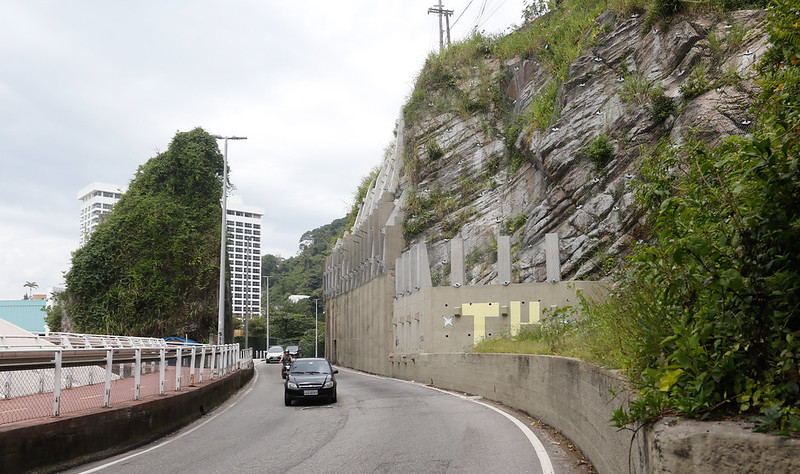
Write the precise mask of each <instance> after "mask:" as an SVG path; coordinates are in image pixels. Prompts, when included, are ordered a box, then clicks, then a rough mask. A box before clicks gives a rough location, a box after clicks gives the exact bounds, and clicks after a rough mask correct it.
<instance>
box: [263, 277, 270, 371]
mask: <svg viewBox="0 0 800 474" xmlns="http://www.w3.org/2000/svg"><path fill="white" fill-rule="evenodd" d="M267 350H269V275H267ZM264 358H265V359H266V358H267V356H266V355H265V356H264Z"/></svg>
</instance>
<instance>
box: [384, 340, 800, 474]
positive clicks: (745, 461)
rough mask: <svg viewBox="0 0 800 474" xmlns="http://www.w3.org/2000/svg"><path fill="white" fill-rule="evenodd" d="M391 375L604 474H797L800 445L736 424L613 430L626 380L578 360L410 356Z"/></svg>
mask: <svg viewBox="0 0 800 474" xmlns="http://www.w3.org/2000/svg"><path fill="white" fill-rule="evenodd" d="M405 360H406V362H394V363H392V364H391V370H390V372H389V374H388V375H391V376H393V377H397V378H401V379H405V380H414V381H417V382H421V383H429V384H432V385H435V386H436V387H439V388H444V389H449V390H454V391H458V392H465V393H469V394H475V395H480V396H482V397H484V398H486V399H489V400H494V401H497V402H500V403H503V404H505V405H507V406H510V407H512V408H514V409H516V410H519V411H522V412H525V413H527V414H529V415H531V416H533V417H535V418H538V419H539V420H541V421H543V422H544V423H546V424H548V425H549V426H551V427H553V428H555V429H556V430H558V431H560V432H561V433H562V434H564V435H565V436H566V437H567V438H569V439H570V440H571V441H572V442H574V443H575V445H576V446H577V447H578V448H579V449H580V450H581V451H582V452H583V454H584V455H585V456H586V457H587V458H588V459H589V460H590V461H591V462H592V464H594V467H595V469H596V470H597V472H599V473H601V474H605V473H609V474H618V473H627V472H631V473H643V474H644V473H656V472H657V473H704V474H706V473H720V474H723V473H725V474H728V473H731V472H748V473H778V472H787V473H788V472H800V440H798V439H789V438H782V437H776V436H771V435H767V434H762V433H753V432H752V427H751V426H746V425H745V424H742V423H734V422H718V423H717V422H699V421H694V420H685V419H678V418H668V419H665V420H661V421H659V422H658V423H656V424H655V426H650V427H647V428H646V429H643V430H640V431H639V432H637V433H635V434H634V433H633V432H632V431H630V430H619V429H617V428H614V427H612V426H611V424H610V422H609V420H610V418H611V414H612V411H613V410H615V409H616V408H618V407H620V406H621V405H622V404H624V403H626V398H627V397H628V396H630V392H629V391H628V390H627V389H626V381H625V379H624V378H622V377H620V376H619V375H618V374H616V373H615V372H613V371H609V370H605V369H602V368H600V367H597V366H595V365H593V364H589V363H587V362H584V361H582V360H579V359H572V358H567V357H555V356H541V355H525V354H467V353H457V354H413V355H408V356H407V357H406V359H405Z"/></svg>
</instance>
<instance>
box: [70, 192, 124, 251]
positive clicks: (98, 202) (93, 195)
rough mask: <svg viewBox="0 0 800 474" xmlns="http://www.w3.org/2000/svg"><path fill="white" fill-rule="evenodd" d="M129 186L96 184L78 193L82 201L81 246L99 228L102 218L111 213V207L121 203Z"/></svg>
mask: <svg viewBox="0 0 800 474" xmlns="http://www.w3.org/2000/svg"><path fill="white" fill-rule="evenodd" d="M127 190H128V187H127V186H120V185H118V184H108V183H98V182H96V181H95V182H94V183H92V184H90V185H88V186H86V187H85V188H83V189H81V190H80V191H78V200H79V201H81V217H80V239H79V245H83V244H85V243H86V242H87V241H88V240H89V236H90V235H91V234H92V232H94V229H95V228H97V224H99V223H100V220H101V219H102V216H103V215H105V214H108V213H109V212H111V207H112V206H113V205H114V204H116V203H117V201H119V198H120V197H122V194H123V193H124V192H125V191H127Z"/></svg>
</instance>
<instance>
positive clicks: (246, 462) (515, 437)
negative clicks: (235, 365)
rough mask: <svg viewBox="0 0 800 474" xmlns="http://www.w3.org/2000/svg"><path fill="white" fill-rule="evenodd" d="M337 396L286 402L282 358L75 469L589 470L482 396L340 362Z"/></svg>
mask: <svg viewBox="0 0 800 474" xmlns="http://www.w3.org/2000/svg"><path fill="white" fill-rule="evenodd" d="M337 382H338V402H337V403H334V404H327V403H302V402H300V403H298V402H295V404H294V405H293V406H291V407H287V406H284V402H283V380H282V379H281V376H280V366H279V365H267V364H264V363H263V361H259V362H258V363H256V371H255V375H254V377H253V379H252V381H251V382H250V383H249V384H248V385H246V386H245V387H244V388H243V389H242V390H240V391H239V392H238V393H237V394H236V396H234V397H233V398H232V399H231V400H229V401H228V402H226V403H225V404H223V405H222V406H221V407H219V408H217V409H216V410H214V411H212V412H210V413H208V414H207V415H206V416H204V417H203V418H201V419H199V420H198V421H196V422H195V423H193V424H191V425H189V426H187V427H186V428H184V429H182V430H180V431H178V432H176V433H173V434H172V435H170V436H167V437H165V438H162V439H160V440H158V441H156V442H154V443H151V444H149V445H146V446H143V447H141V448H139V449H137V450H134V451H129V452H127V453H124V454H121V455H118V456H115V457H112V458H109V459H106V460H104V461H98V462H94V463H89V464H85V465H83V466H80V467H79V468H76V469H73V470H71V471H69V472H76V473H77V472H114V473H142V474H156V473H158V474H162V473H168V472H216V473H222V472H225V473H227V472H236V473H272V472H274V473H309V472H312V473H326V472H337V473H339V472H347V473H362V472H363V473H367V472H369V473H373V472H398V473H400V472H402V473H412V472H413V473H428V472H429V473H448V472H453V473H456V472H457V473H471V472H474V473H487V472H504V473H585V472H588V470H587V467H586V465H585V464H582V463H580V462H579V461H578V459H577V458H576V456H575V455H574V454H573V453H572V452H570V451H569V450H568V449H567V444H568V443H567V442H566V441H564V440H563V439H558V438H557V437H555V436H554V435H552V434H551V433H550V432H548V431H546V430H544V429H540V428H539V427H538V426H537V425H536V423H533V422H532V420H530V419H528V418H526V417H525V416H523V415H520V414H518V413H513V412H511V411H510V410H505V409H500V408H498V407H496V406H495V405H492V404H490V403H489V402H487V401H485V400H482V399H480V398H477V397H466V396H463V395H458V394H452V393H448V392H444V391H441V390H436V389H433V388H430V387H425V386H423V385H420V384H415V383H411V382H404V381H398V380H393V379H386V378H382V377H376V376H372V375H368V374H362V373H358V372H354V371H350V370H347V369H342V368H339V373H338V375H337Z"/></svg>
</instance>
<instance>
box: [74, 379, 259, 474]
mask: <svg viewBox="0 0 800 474" xmlns="http://www.w3.org/2000/svg"><path fill="white" fill-rule="evenodd" d="M253 372H255V376H254V377H253V379H252V381H251V383H249V384H248V385H250V388H248V389H247V390H246V391H245V392H244V393H243V394H242V397H244V396H245V395H247V394H248V393H250V392H252V391H253V386H254V385H255V383H256V380H258V371H257V370H254V371H253ZM242 397H240V398H239V399H237V400H236V401H235V402H233V403H231V404H230V405H228V406H227V407H225V408H224V409H222V410H221V411H219V412H218V413H214V415H213V416H211V417H210V418H208V419H207V420H206V421H204V422H202V423H200V424H199V425H197V426H195V427H194V428H192V429H190V430H188V431H185V432H183V433H181V434H179V435H177V436H175V437H173V438H170V439H168V440H167V441H164V442H163V443H161V444H159V445H157V446H153V447H152V448H148V449H145V450H144V451H139V452H137V453H133V454H131V455H129V456H125V457H124V458H120V459H117V460H116V461H112V462H110V463H106V464H102V465H100V466H97V467H95V468H94V469H89V470H88V471H82V472H81V474H86V473H90V472H97V471H101V470H103V469H105V468H107V467H111V466H113V465H115V464H119V463H121V462H125V461H127V460H128V459H133V458H135V457H136V456H141V455H142V454H147V453H149V452H150V451H155V450H156V449H158V448H163V447H164V446H166V445H168V444H170V443H171V442H173V441H175V440H178V439H181V438H183V437H184V436H186V435H188V434H190V433H193V432H194V431H196V430H199V429H200V428H202V427H203V426H205V425H206V424H208V423H210V422H212V421H213V420H214V419H215V418H217V417H218V416H220V415H222V414H223V413H225V412H226V411H228V410H230V409H231V408H233V407H234V406H236V404H237V403H239V400H241V398H242Z"/></svg>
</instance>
